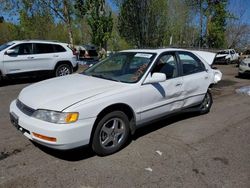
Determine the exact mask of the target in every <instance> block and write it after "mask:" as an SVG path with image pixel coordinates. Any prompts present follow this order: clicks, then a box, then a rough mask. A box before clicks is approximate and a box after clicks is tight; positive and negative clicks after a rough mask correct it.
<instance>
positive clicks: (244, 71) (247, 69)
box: [239, 65, 250, 74]
mask: <svg viewBox="0 0 250 188" xmlns="http://www.w3.org/2000/svg"><path fill="white" fill-rule="evenodd" d="M239 73H240V74H250V67H249V65H247V66H242V65H240V66H239Z"/></svg>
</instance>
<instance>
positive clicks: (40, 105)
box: [10, 49, 222, 155]
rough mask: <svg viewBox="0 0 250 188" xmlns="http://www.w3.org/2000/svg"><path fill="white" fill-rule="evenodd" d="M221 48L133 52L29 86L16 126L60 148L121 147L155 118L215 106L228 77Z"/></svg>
mask: <svg viewBox="0 0 250 188" xmlns="http://www.w3.org/2000/svg"><path fill="white" fill-rule="evenodd" d="M214 57H215V54H214V53H210V52H202V51H188V50H182V49H157V50H126V51H121V52H119V53H116V54H115V55H113V56H111V57H109V58H107V59H105V60H103V61H101V62H100V63H97V64H95V65H93V66H92V67H90V68H89V69H87V70H86V71H85V72H84V73H81V74H73V75H69V76H66V77H61V78H54V79H49V80H45V81H42V82H39V83H36V84H33V85H30V86H28V87H26V88H24V89H23V90H22V91H21V93H20V94H19V96H18V98H17V99H16V100H14V101H13V102H12V103H11V105H10V118H11V122H12V123H13V125H14V126H15V127H16V128H17V129H19V130H20V131H21V132H22V133H23V134H24V135H25V136H26V137H28V138H29V139H31V140H33V141H35V142H37V143H40V144H42V145H44V146H47V147H50V148H55V149H71V148H76V147H79V146H82V145H88V144H89V145H90V146H91V147H92V149H93V150H94V151H95V152H96V153H97V154H98V155H109V154H112V153H114V152H116V151H118V150H120V149H121V148H122V147H123V146H124V145H125V143H126V142H127V140H128V138H129V135H131V134H133V133H134V132H135V130H136V129H137V128H138V127H140V126H142V125H145V124H148V123H149V122H151V121H152V120H155V119H158V118H162V117H165V116H167V115H168V114H172V113H176V112H179V111H183V110H187V109H191V110H197V111H199V112H200V113H201V114H204V113H207V112H209V110H210V108H211V105H212V101H213V100H212V95H211V93H210V87H211V86H213V85H214V84H215V83H217V82H218V81H220V80H221V77H222V74H221V72H220V71H219V70H214V69H212V68H211V66H210V65H211V63H212V62H213V60H214Z"/></svg>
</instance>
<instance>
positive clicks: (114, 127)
mask: <svg viewBox="0 0 250 188" xmlns="http://www.w3.org/2000/svg"><path fill="white" fill-rule="evenodd" d="M129 132H130V131H129V120H128V117H127V115H126V114H124V113H123V112H121V111H114V112H111V113H108V114H106V115H105V116H104V117H103V118H102V119H100V121H99V122H98V124H97V127H96V129H95V132H94V135H93V140H92V149H93V151H94V152H95V153H97V154H98V155H100V156H105V155H110V154H113V153H115V152H117V151H119V150H120V149H121V148H122V147H123V146H124V145H125V143H126V142H127V140H128V137H129Z"/></svg>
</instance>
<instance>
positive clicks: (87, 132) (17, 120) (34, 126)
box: [10, 100, 95, 150]
mask: <svg viewBox="0 0 250 188" xmlns="http://www.w3.org/2000/svg"><path fill="white" fill-rule="evenodd" d="M10 116H11V122H12V124H13V125H15V127H16V128H17V129H18V130H20V131H21V132H22V133H23V134H24V135H25V136H26V137H27V138H29V139H30V140H33V141H35V142H37V143H39V144H41V145H44V146H47V147H50V148H54V149H60V150H66V149H72V148H76V147H79V146H83V145H87V144H89V141H90V136H91V131H92V128H93V125H94V122H95V118H89V119H84V120H78V121H77V122H75V123H71V124H54V123H49V122H45V121H42V120H39V119H36V118H33V117H31V116H28V115H26V114H24V113H23V112H22V111H20V110H19V109H18V107H17V106H16V100H15V101H13V102H12V103H11V105H10ZM35 134H39V135H44V136H46V137H49V138H55V139H56V141H48V140H44V139H41V138H39V137H37V136H35Z"/></svg>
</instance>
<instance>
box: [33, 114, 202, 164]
mask: <svg viewBox="0 0 250 188" xmlns="http://www.w3.org/2000/svg"><path fill="white" fill-rule="evenodd" d="M197 115H198V114H197V113H193V112H192V113H190V112H189V113H181V114H178V115H173V116H169V117H166V118H164V119H161V120H158V121H154V122H153V123H150V124H147V125H144V126H143V127H141V128H139V129H137V130H136V132H135V134H134V135H133V136H132V137H131V139H130V141H129V142H128V143H127V145H126V146H128V145H129V144H130V143H131V142H132V141H136V140H137V139H138V138H140V137H143V136H145V135H147V134H150V133H151V132H154V131H156V130H159V129H161V128H163V127H166V126H168V125H171V124H173V123H176V122H179V121H183V120H185V119H188V118H192V117H195V116H197ZM33 144H34V145H35V146H36V147H38V148H39V149H41V150H42V151H43V152H45V153H47V154H49V155H52V156H54V157H56V158H59V159H62V160H65V161H80V160H85V159H88V158H91V157H94V156H96V154H95V153H94V152H93V151H92V149H91V147H90V146H83V147H79V148H76V149H72V150H55V149H50V148H47V147H44V146H41V145H39V144H36V143H34V142H33ZM126 146H125V147H126Z"/></svg>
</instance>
